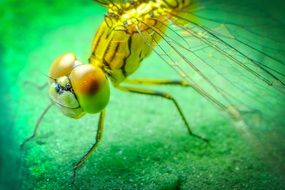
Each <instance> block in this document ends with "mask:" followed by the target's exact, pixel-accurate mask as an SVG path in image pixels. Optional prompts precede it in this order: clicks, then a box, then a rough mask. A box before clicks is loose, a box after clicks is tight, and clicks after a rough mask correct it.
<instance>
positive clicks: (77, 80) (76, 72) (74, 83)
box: [49, 53, 110, 118]
mask: <svg viewBox="0 0 285 190" xmlns="http://www.w3.org/2000/svg"><path fill="white" fill-rule="evenodd" d="M49 76H50V81H49V96H50V98H51V100H52V101H53V102H54V103H55V104H56V105H57V106H58V107H59V108H60V109H61V111H62V112H63V113H64V114H65V115H67V116H69V117H72V118H80V117H82V116H83V115H84V114H85V113H98V112H100V111H102V110H103V109H104V108H105V107H106V105H107V104H108V102H109V97H110V88H109V82H108V79H107V77H106V75H105V73H104V72H103V71H102V69H101V68H99V67H95V66H93V65H91V64H82V63H81V62H79V61H78V60H77V59H76V56H75V55H74V54H72V53H66V54H63V55H62V56H60V57H58V58H57V59H56V60H55V61H54V62H53V63H52V65H51V67H50V71H49Z"/></svg>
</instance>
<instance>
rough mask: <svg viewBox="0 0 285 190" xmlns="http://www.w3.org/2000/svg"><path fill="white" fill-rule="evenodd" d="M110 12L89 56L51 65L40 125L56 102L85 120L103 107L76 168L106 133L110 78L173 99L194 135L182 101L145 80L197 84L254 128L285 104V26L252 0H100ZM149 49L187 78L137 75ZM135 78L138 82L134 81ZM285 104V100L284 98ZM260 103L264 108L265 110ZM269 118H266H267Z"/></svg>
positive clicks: (119, 85)
mask: <svg viewBox="0 0 285 190" xmlns="http://www.w3.org/2000/svg"><path fill="white" fill-rule="evenodd" d="M96 2H97V3H98V4H99V5H101V6H104V7H106V9H107V13H106V15H105V16H104V21H103V22H102V24H101V25H100V27H99V28H98V30H97V33H96V34H95V37H94V40H93V42H92V48H91V53H90V57H89V63H88V64H83V63H82V62H81V61H80V60H78V58H77V56H76V55H75V54H73V53H65V54H63V55H61V56H59V57H58V58H57V59H56V60H55V61H54V62H53V63H52V65H51V67H50V70H49V74H48V76H49V82H48V85H49V97H50V99H51V102H52V103H51V104H50V105H49V106H48V107H47V108H46V109H45V110H44V111H43V113H42V114H41V116H40V117H39V119H38V121H37V123H36V125H35V128H34V132H33V134H32V136H30V137H29V138H27V139H26V140H25V141H24V142H23V143H22V147H24V146H25V144H26V143H27V142H29V141H30V140H32V139H33V138H34V137H35V136H36V134H37V131H38V129H39V125H40V123H41V121H42V119H43V117H44V116H45V114H46V113H47V112H48V110H49V109H50V108H51V107H52V106H54V105H55V106H57V107H58V108H59V109H60V110H61V111H62V112H63V114H64V115H66V116H68V117H71V118H76V119H79V118H81V117H83V116H84V115H85V114H96V113H99V122H98V129H97V134H96V140H95V143H94V144H93V145H92V147H91V148H90V149H89V150H88V151H87V152H86V153H85V154H84V155H83V156H82V158H81V159H80V160H79V161H78V162H77V163H76V164H75V165H74V167H73V177H74V179H75V176H76V172H77V170H78V169H79V168H80V167H81V166H82V165H83V163H84V162H85V161H86V160H87V159H88V158H89V157H90V156H91V155H92V153H93V152H94V151H95V150H96V148H97V147H98V145H99V143H100V141H101V140H102V134H103V129H104V121H105V115H106V106H107V105H108V102H109V97H110V93H111V92H110V84H112V85H113V86H114V87H115V88H116V89H118V90H121V91H125V92H130V93H136V94H143V95H149V96H156V97H161V98H164V99H166V100H168V101H170V102H172V103H173V106H174V107H175V109H176V110H177V112H178V113H179V115H180V117H181V119H182V120H183V122H184V124H185V126H186V127H187V129H188V132H189V134H190V135H191V136H193V137H195V138H198V139H200V140H202V141H205V142H208V140H207V139H206V138H204V137H201V136H199V135H198V134H196V133H194V132H193V131H192V129H191V128H190V124H189V123H188V121H187V119H186V116H185V114H184V112H183V110H182V109H181V107H180V105H179V103H178V101H177V100H176V99H175V98H174V97H173V96H172V95H171V93H167V92H161V91H158V90H151V89H148V88H145V86H146V85H177V86H182V87H187V88H192V89H193V90H195V91H196V93H198V94H200V95H201V97H203V98H205V99H207V100H208V101H209V102H211V103H212V104H213V105H215V106H216V107H217V108H218V109H220V110H221V111H223V112H225V113H227V114H228V115H229V117H230V118H232V119H233V120H234V122H235V123H236V124H237V125H236V126H237V128H238V130H240V131H241V132H242V133H244V134H245V136H246V138H248V139H249V140H250V141H252V142H253V143H256V140H255V138H254V137H252V136H251V135H250V133H248V131H247V126H248V122H247V121H246V117H245V116H246V115H247V114H248V113H252V112H257V113H260V114H261V115H262V116H265V115H266V114H269V115H270V112H269V113H266V112H264V113H263V112H261V111H262V110H264V109H267V110H270V106H271V105H273V104H280V107H282V105H283V104H284V102H285V101H284V92H285V91H284V90H285V81H284V78H285V64H284V61H283V60H284V52H285V48H284V44H285V43H284V41H285V40H284V39H285V38H283V36H282V34H284V33H285V27H284V26H285V25H284V23H282V22H281V21H280V20H278V18H277V17H276V15H274V14H273V13H272V12H270V11H264V10H263V9H262V7H258V6H257V4H251V2H247V1H240V2H238V3H237V2H236V1H227V2H223V1H218V0H208V1H206V0H118V1H117V0H116V1H115V0H97V1H96ZM150 54H156V55H158V56H159V57H160V59H161V61H163V62H165V63H166V64H168V65H169V66H170V67H171V68H173V69H174V70H175V71H176V72H177V73H178V75H179V76H180V77H181V80H167V79H144V78H141V79H130V78H129V76H131V75H132V74H133V73H135V71H136V70H137V69H138V68H139V67H140V65H141V64H142V63H143V62H144V61H143V60H144V59H145V58H146V57H148V56H149V55H150ZM133 85H135V86H136V87H134V86H133ZM283 106H284V105H283ZM260 110H261V111H260ZM264 118H266V117H264Z"/></svg>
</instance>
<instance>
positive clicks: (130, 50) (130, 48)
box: [121, 36, 132, 77]
mask: <svg viewBox="0 0 285 190" xmlns="http://www.w3.org/2000/svg"><path fill="white" fill-rule="evenodd" d="M128 49H129V55H128V56H126V57H125V58H124V59H123V65H122V67H121V69H122V73H123V75H124V77H127V76H128V73H127V71H126V64H127V60H128V58H129V57H130V55H131V54H132V36H129V39H128Z"/></svg>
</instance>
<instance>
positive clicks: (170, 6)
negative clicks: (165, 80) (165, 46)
mask: <svg viewBox="0 0 285 190" xmlns="http://www.w3.org/2000/svg"><path fill="white" fill-rule="evenodd" d="M182 2H183V3H182ZM189 4H190V1H188V0H186V1H181V2H180V1H172V0H171V1H159V0H158V1H146V2H140V3H136V1H135V2H133V3H113V4H110V5H109V7H108V8H109V10H108V15H106V16H105V22H103V23H102V25H101V26H100V28H99V30H98V32H97V34H96V36H95V39H94V42H93V49H92V56H91V57H90V63H91V64H93V65H95V66H98V67H102V68H103V70H104V71H106V73H107V74H108V75H109V77H110V78H111V79H112V82H113V84H114V85H115V86H116V85H118V84H119V83H121V82H122V81H124V79H125V78H126V77H128V76H129V75H130V74H132V73H133V72H135V71H136V70H137V68H138V67H139V65H140V63H141V61H142V60H143V59H144V58H145V57H147V56H148V55H149V54H150V53H151V51H152V50H153V48H154V47H155V46H156V45H157V43H158V42H159V40H160V39H161V36H162V35H163V33H164V32H165V30H166V28H167V26H168V23H169V19H167V17H171V16H170V14H169V12H174V13H175V11H177V12H179V10H182V8H185V7H186V6H188V5H189ZM154 28H155V29H156V30H155V31H154ZM102 42H104V43H102Z"/></svg>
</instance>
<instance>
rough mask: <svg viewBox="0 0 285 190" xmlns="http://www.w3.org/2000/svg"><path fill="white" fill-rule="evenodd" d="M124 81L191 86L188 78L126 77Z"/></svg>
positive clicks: (136, 83)
mask: <svg viewBox="0 0 285 190" xmlns="http://www.w3.org/2000/svg"><path fill="white" fill-rule="evenodd" d="M124 83H127V84H134V85H139V84H142V85H177V86H182V87H190V86H191V85H190V84H189V82H188V81H186V80H163V79H126V80H124Z"/></svg>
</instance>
